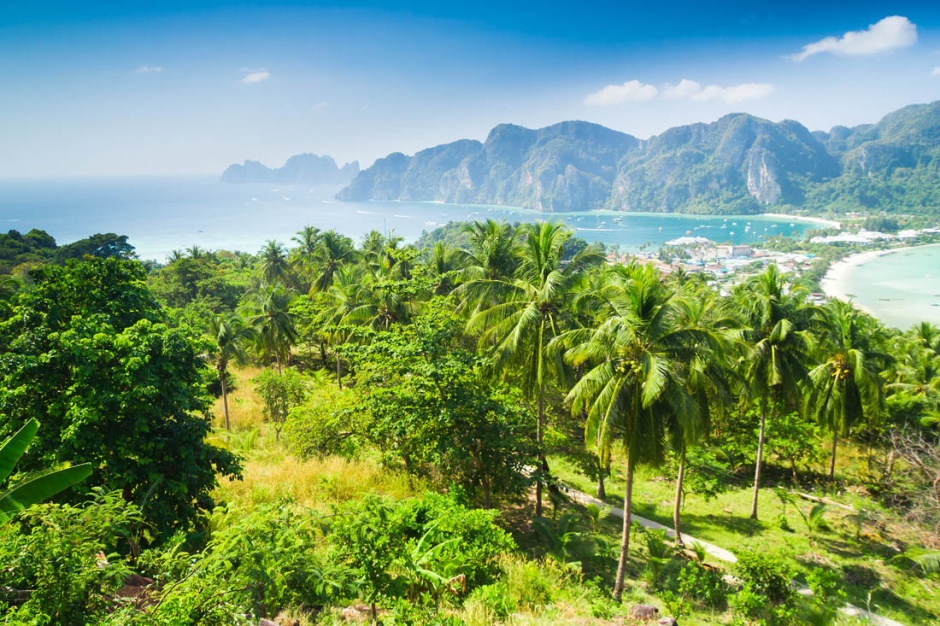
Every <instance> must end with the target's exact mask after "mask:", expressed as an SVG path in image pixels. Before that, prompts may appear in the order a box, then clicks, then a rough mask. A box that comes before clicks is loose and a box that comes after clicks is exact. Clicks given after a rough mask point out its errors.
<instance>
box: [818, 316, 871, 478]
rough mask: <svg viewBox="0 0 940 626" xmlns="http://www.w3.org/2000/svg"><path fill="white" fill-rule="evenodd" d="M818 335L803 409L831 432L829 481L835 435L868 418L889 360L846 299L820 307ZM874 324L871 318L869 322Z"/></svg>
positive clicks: (836, 440)
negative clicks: (816, 361)
mask: <svg viewBox="0 0 940 626" xmlns="http://www.w3.org/2000/svg"><path fill="white" fill-rule="evenodd" d="M822 313H823V319H824V320H825V325H824V327H823V328H824V333H825V334H824V335H823V339H822V341H821V342H820V346H819V354H820V357H821V359H820V360H821V363H820V364H819V365H817V366H816V367H815V368H813V369H812V370H811V371H810V372H809V379H808V393H807V394H806V400H805V407H806V412H807V413H808V414H810V415H813V416H814V417H815V418H816V420H817V422H818V423H819V425H820V426H822V427H823V428H824V429H825V430H827V431H828V432H830V433H832V455H831V457H830V460H829V480H832V479H833V478H834V477H835V471H836V450H837V449H838V445H839V437H840V436H842V437H845V436H847V435H848V434H849V431H850V430H851V428H852V426H854V425H855V424H856V423H857V422H858V421H860V420H862V419H865V418H866V417H867V418H870V417H872V415H873V414H874V413H876V412H877V411H878V410H879V409H880V407H881V403H882V399H883V393H882V391H883V390H882V382H883V381H882V379H881V376H880V373H881V372H882V371H884V370H885V368H886V367H887V365H888V362H889V361H890V358H889V357H888V355H886V354H883V353H881V352H877V351H875V350H874V349H873V348H872V347H871V344H872V341H873V339H874V337H875V333H876V329H875V328H873V326H874V323H867V324H866V323H865V322H866V319H869V318H866V317H865V316H863V315H862V314H860V313H859V312H858V310H857V309H856V308H855V307H854V306H852V305H851V304H849V303H847V302H843V301H841V300H833V301H831V302H829V303H828V304H827V305H826V306H825V307H824V308H823V309H822ZM872 322H874V320H872Z"/></svg>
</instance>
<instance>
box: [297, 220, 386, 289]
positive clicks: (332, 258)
mask: <svg viewBox="0 0 940 626" xmlns="http://www.w3.org/2000/svg"><path fill="white" fill-rule="evenodd" d="M373 232H374V231H373ZM355 260H356V247H355V245H354V244H353V240H352V239H350V238H349V237H347V236H345V235H341V234H339V233H338V232H336V231H335V230H328V231H326V232H324V233H320V236H319V239H318V241H317V247H316V250H315V252H314V255H313V264H314V267H316V268H317V274H318V275H317V277H316V279H315V280H314V281H313V287H311V290H312V291H326V290H327V289H329V288H330V285H332V284H333V278H334V276H335V275H336V272H337V271H339V269H340V268H342V267H344V266H346V265H348V264H350V263H354V262H355Z"/></svg>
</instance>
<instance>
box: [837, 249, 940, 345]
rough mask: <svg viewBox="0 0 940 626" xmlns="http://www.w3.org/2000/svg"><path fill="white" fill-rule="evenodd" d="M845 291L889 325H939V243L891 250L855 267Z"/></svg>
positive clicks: (904, 326)
mask: <svg viewBox="0 0 940 626" xmlns="http://www.w3.org/2000/svg"><path fill="white" fill-rule="evenodd" d="M843 285H844V290H845V291H846V292H848V293H849V294H852V298H853V300H854V301H855V302H857V303H858V304H859V305H860V306H862V307H864V308H865V309H867V310H868V311H870V312H871V313H872V314H873V315H874V316H875V317H877V318H878V319H880V320H881V321H883V322H884V323H885V324H888V325H889V326H894V327H896V328H902V329H906V328H909V327H911V326H912V325H914V324H917V323H919V322H921V321H928V322H932V323H934V324H940V244H935V245H929V246H918V247H915V248H907V249H902V250H898V251H897V252H891V253H889V254H886V255H884V256H880V257H877V258H874V259H871V260H869V261H866V262H865V263H864V264H862V265H860V266H858V267H854V268H852V269H851V271H850V273H849V274H848V275H847V276H846V277H845V281H844V283H843Z"/></svg>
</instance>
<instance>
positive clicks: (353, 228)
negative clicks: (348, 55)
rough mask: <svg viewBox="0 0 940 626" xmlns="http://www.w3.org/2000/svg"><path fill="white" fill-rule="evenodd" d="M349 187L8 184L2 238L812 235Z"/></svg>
mask: <svg viewBox="0 0 940 626" xmlns="http://www.w3.org/2000/svg"><path fill="white" fill-rule="evenodd" d="M338 190H339V187H336V186H317V187H305V186H293V185H235V184H226V183H221V182H218V181H217V180H214V179H205V178H182V179H181V178H172V179H168V178H147V179H65V180H26V181H11V180H0V230H2V231H3V232H5V231H7V230H10V229H16V230H19V231H21V232H24V233H25V232H27V231H29V230H30V229H32V228H39V229H42V230H45V231H46V232H48V233H49V234H50V235H52V236H53V237H55V239H56V241H57V242H58V243H60V244H63V243H69V242H71V241H75V240H77V239H81V238H83V237H87V236H89V235H91V234H94V233H107V232H113V233H117V234H119V235H127V236H128V240H129V242H130V243H131V244H132V245H133V246H134V247H135V248H136V249H137V253H138V255H139V256H140V258H141V259H152V260H156V261H160V262H163V261H164V260H165V259H166V258H167V256H168V255H169V254H170V252H171V251H172V250H174V249H185V248H188V247H190V246H193V245H197V246H199V247H201V248H204V249H208V250H220V249H226V250H241V251H245V252H252V253H254V252H257V251H258V250H259V249H260V248H261V247H262V246H263V245H264V243H265V242H266V241H267V240H269V239H273V240H276V241H280V242H282V243H284V244H285V245H288V246H290V245H292V242H291V237H293V236H294V235H296V233H297V231H299V230H300V229H301V228H303V227H304V226H307V225H310V226H315V227H317V228H319V229H321V230H328V229H335V230H337V231H339V232H341V233H343V234H345V235H348V236H350V237H352V238H353V239H355V240H356V241H359V240H360V239H361V237H362V236H363V235H364V234H365V233H367V232H368V231H370V230H378V231H380V232H383V233H391V232H394V233H395V234H397V235H399V236H401V237H403V238H404V239H405V240H406V241H414V240H415V239H417V238H418V237H419V236H420V235H421V233H422V232H423V231H425V230H432V229H434V228H435V227H437V226H440V225H443V224H446V223H447V222H448V221H467V220H477V219H486V218H488V217H489V218H493V219H497V220H506V221H508V222H534V221H536V220H539V219H557V220H560V221H564V222H566V223H567V224H569V225H570V226H571V227H572V228H573V229H574V230H575V232H576V234H577V235H578V236H579V237H582V238H584V239H586V240H587V241H592V242H593V241H601V242H603V243H605V244H607V245H615V244H616V245H619V246H620V249H621V251H623V252H630V251H637V250H640V249H641V248H644V247H646V248H650V249H653V250H655V249H656V248H658V247H659V246H660V245H662V244H663V243H665V242H667V241H671V240H673V239H676V238H678V237H690V236H695V237H705V238H707V239H710V240H712V241H715V242H717V243H725V242H733V243H735V244H752V243H757V242H759V241H760V239H761V238H763V237H765V236H767V235H772V234H786V235H795V236H799V235H802V233H803V232H805V231H806V230H807V229H809V228H812V227H814V225H813V224H811V223H807V222H800V221H796V220H794V221H793V222H790V221H788V220H786V219H780V218H771V217H762V216H746V217H745V216H742V217H717V216H690V215H664V214H648V213H646V214H633V213H621V212H613V211H602V212H590V213H565V214H553V215H546V214H541V213H538V212H536V211H531V210H525V209H514V208H507V207H494V206H479V205H456V204H441V203H434V202H338V201H336V200H334V199H333V198H334V196H335V194H336V192H337V191H338Z"/></svg>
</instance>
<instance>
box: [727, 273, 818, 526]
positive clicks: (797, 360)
mask: <svg viewBox="0 0 940 626" xmlns="http://www.w3.org/2000/svg"><path fill="white" fill-rule="evenodd" d="M805 296H806V292H805V290H804V289H802V288H801V287H798V286H793V285H787V283H786V281H785V280H784V277H783V276H782V275H781V274H780V272H779V271H778V270H777V266H776V265H771V266H769V267H768V268H767V269H766V270H765V271H764V272H763V273H762V274H759V275H757V276H753V277H752V278H750V279H749V280H747V281H746V282H745V283H744V284H743V285H741V286H740V287H739V289H738V290H737V291H736V293H735V302H736V305H737V308H738V312H739V314H740V316H741V319H742V322H743V324H744V326H745V328H746V330H745V331H744V332H743V339H744V341H745V342H746V344H747V346H748V351H747V356H746V357H745V359H744V362H743V365H744V377H745V379H746V381H747V383H748V388H749V391H750V394H751V395H752V397H756V398H757V399H758V402H759V405H760V431H759V434H758V439H757V462H756V463H755V469H754V495H753V498H752V500H751V515H750V517H751V519H757V501H758V494H759V490H760V479H761V469H762V466H763V460H764V441H765V437H766V429H767V418H768V415H769V412H770V411H773V413H774V415H776V412H777V411H778V410H780V409H781V407H782V405H783V404H785V403H786V402H788V401H789V402H790V403H791V404H793V405H795V406H798V405H799V390H800V384H801V383H802V382H803V381H804V380H805V379H806V375H807V372H808V363H809V351H810V347H811V345H812V340H813V337H812V334H811V332H810V330H811V328H813V327H814V326H815V325H816V323H815V318H816V316H817V310H818V309H816V308H815V307H811V306H808V305H807V304H806V300H805Z"/></svg>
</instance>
